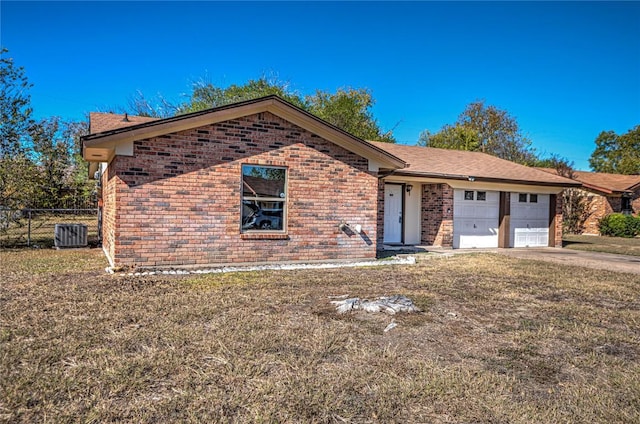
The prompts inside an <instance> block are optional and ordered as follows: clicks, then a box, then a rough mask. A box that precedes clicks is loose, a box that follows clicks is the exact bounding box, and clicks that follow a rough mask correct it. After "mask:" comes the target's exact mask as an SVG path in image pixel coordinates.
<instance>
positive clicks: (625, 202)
mask: <svg viewBox="0 0 640 424" xmlns="http://www.w3.org/2000/svg"><path fill="white" fill-rule="evenodd" d="M622 210H623V211H630V210H631V198H629V197H623V198H622Z"/></svg>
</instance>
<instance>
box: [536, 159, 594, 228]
mask: <svg viewBox="0 0 640 424" xmlns="http://www.w3.org/2000/svg"><path fill="white" fill-rule="evenodd" d="M535 166H537V167H540V168H550V169H553V170H555V172H556V173H557V174H558V175H560V176H562V177H565V178H571V179H575V178H576V175H575V172H574V163H573V162H570V161H569V160H568V159H566V158H562V157H560V156H558V155H551V156H550V157H548V158H545V159H538V160H537V161H536V163H535ZM590 206H591V201H590V200H589V197H588V196H587V193H586V192H585V191H584V190H582V189H579V188H566V189H564V190H563V191H562V230H563V232H564V233H566V234H582V232H583V231H584V228H585V227H584V224H585V222H586V221H587V219H588V218H589V216H591V214H592V212H591V211H590Z"/></svg>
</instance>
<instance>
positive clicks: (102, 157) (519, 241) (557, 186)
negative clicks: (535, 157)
mask: <svg viewBox="0 0 640 424" xmlns="http://www.w3.org/2000/svg"><path fill="white" fill-rule="evenodd" d="M90 119H91V123H90V124H91V126H90V132H91V134H89V135H87V136H85V137H83V156H84V158H85V160H87V161H89V162H90V172H91V174H92V175H93V174H94V173H96V175H98V176H99V178H100V188H101V190H100V191H101V204H102V241H103V249H104V251H105V254H106V255H107V257H108V258H109V261H110V263H111V264H112V265H127V266H131V267H167V266H205V265H211V264H239V263H257V262H258V263H259V262H269V261H326V260H342V259H360V258H375V256H376V250H377V249H378V248H381V247H382V246H383V244H385V243H387V244H429V245H442V246H447V247H454V248H459V247H497V246H501V247H509V246H520V245H522V246H525V245H544V246H547V245H551V246H556V245H559V243H560V236H559V234H560V233H561V228H562V223H561V220H560V219H558V211H559V210H560V209H559V208H560V205H559V202H558V199H559V197H558V196H557V194H558V193H559V192H561V191H562V189H563V188H564V187H571V186H576V185H578V184H577V183H576V182H574V181H571V180H568V179H566V178H563V177H560V176H557V175H551V174H548V173H545V172H542V171H539V170H534V169H532V168H528V167H524V166H521V165H517V164H514V163H511V162H508V161H504V160H501V159H497V158H494V157H492V156H488V155H484V154H481V153H471V152H457V151H449V150H441V149H428V148H422V147H410V146H397V145H388V144H385V143H373V142H367V141H364V140H361V139H359V138H357V137H354V136H352V135H351V134H348V133H346V132H344V131H342V130H340V129H338V128H336V127H334V126H332V125H330V124H328V123H326V122H324V121H322V120H320V119H318V118H317V117H315V116H313V115H311V114H309V113H308V112H306V111H304V110H302V109H299V108H297V107H295V106H293V105H291V104H289V103H287V102H285V101H283V100H281V99H279V98H278V97H276V96H268V97H263V98H260V99H255V100H250V101H245V102H241V103H236V104H232V105H227V106H223V107H218V108H214V109H209V110H205V111H200V112H195V113H190V114H186V115H181V116H176V117H172V118H167V119H151V118H142V117H135V116H127V115H115V114H101V113H92V114H91V116H90Z"/></svg>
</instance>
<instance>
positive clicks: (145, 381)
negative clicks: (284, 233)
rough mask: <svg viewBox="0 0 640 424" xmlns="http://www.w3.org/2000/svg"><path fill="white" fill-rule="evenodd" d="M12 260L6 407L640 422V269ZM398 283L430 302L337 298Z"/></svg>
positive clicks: (44, 255)
mask: <svg viewBox="0 0 640 424" xmlns="http://www.w3.org/2000/svg"><path fill="white" fill-rule="evenodd" d="M0 264H1V266H2V273H3V276H2V284H0V302H1V304H0V357H1V358H2V360H1V361H0V421H3V422H12V423H14V422H24V423H31V422H114V421H116V422H237V423H250V422H251V423H253V422H305V423H306V422H311V423H313V422H317V423H325V422H356V423H364V422H380V423H389V422H403V423H597V422H600V423H601V422H607V423H631V422H640V343H639V340H640V339H639V337H640V332H639V330H638V328H639V323H640V290H639V289H640V277H639V276H637V275H632V274H621V273H614V272H608V271H597V270H592V269H583V268H578V267H567V266H560V265H556V264H552V263H544V262H536V261H524V260H518V259H514V258H507V257H504V256H497V255H492V254H468V255H456V256H454V257H448V258H433V259H429V260H423V261H421V262H420V263H418V264H417V265H414V266H385V267H375V268H361V269H355V268H343V269H325V270H297V271H267V272H245V273H234V274H207V275H189V276H146V277H128V276H122V275H106V274H105V273H104V271H103V269H104V267H105V266H106V265H107V264H106V261H105V260H104V258H103V256H102V253H101V252H100V251H99V250H98V249H92V250H61V251H55V250H52V249H46V250H45V249H41V250H12V251H6V250H5V251H0ZM391 294H403V295H406V296H408V297H410V298H411V299H413V300H414V301H415V302H416V303H417V305H418V306H420V307H421V308H422V310H423V312H422V313H418V314H411V315H397V316H395V317H391V316H388V315H384V314H369V313H366V312H357V313H349V314H345V315H338V314H336V312H335V310H334V309H333V305H331V304H330V303H329V300H330V299H329V296H331V295H349V296H357V297H366V298H373V297H376V296H383V295H391ZM392 320H395V322H396V323H397V324H398V326H397V327H396V328H394V329H393V330H391V331H389V332H387V333H385V332H383V329H384V328H385V327H386V326H387V325H388V324H389V323H390V322H391V321H392Z"/></svg>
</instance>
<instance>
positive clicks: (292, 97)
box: [177, 76, 306, 114]
mask: <svg viewBox="0 0 640 424" xmlns="http://www.w3.org/2000/svg"><path fill="white" fill-rule="evenodd" d="M274 94H275V95H277V96H278V97H280V98H282V99H284V100H286V101H288V102H289V103H293V104H294V105H296V106H298V107H301V108H303V109H305V108H306V105H305V103H304V100H303V99H302V97H301V96H299V95H298V94H296V93H295V92H294V91H292V90H291V89H290V88H289V84H288V83H285V82H281V81H279V80H277V79H275V78H271V79H268V78H267V77H264V76H263V77H261V78H259V79H256V80H249V81H247V82H246V83H245V84H242V85H237V84H232V85H230V86H228V87H224V88H222V87H216V86H215V85H213V84H211V83H210V82H204V81H202V80H201V81H199V82H197V83H195V84H194V85H193V91H192V93H191V97H190V99H189V101H188V102H187V103H185V104H183V105H181V106H179V107H178V108H177V113H178V114H181V113H189V112H196V111H199V110H204V109H209V108H212V107H219V106H224V105H228V104H231V103H237V102H241V101H245V100H251V99H257V98H258V97H264V96H269V95H274Z"/></svg>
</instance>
